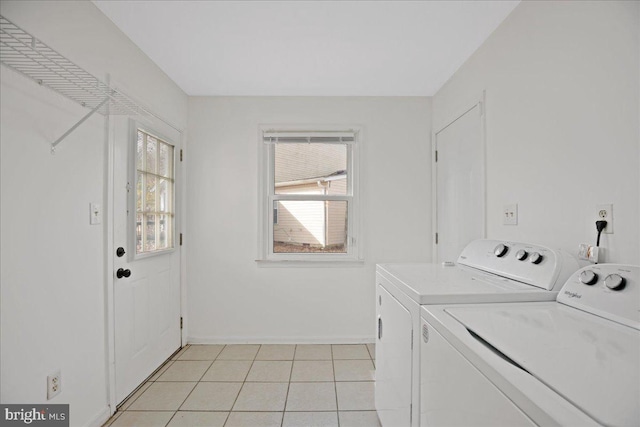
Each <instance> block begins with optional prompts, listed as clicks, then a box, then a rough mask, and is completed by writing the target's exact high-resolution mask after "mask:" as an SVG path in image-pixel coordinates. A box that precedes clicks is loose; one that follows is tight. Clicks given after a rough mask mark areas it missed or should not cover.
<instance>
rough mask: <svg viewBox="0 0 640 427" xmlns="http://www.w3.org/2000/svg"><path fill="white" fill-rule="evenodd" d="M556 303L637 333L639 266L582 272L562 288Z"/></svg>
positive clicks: (600, 267)
mask: <svg viewBox="0 0 640 427" xmlns="http://www.w3.org/2000/svg"><path fill="white" fill-rule="evenodd" d="M558 302H560V303H562V304H566V305H569V306H572V307H575V308H579V309H580V310H584V311H587V312H589V313H592V314H595V315H597V316H600V317H604V318H605V319H609V320H613V321H615V322H618V323H622V324H623V325H627V326H631V327H632V328H635V329H639V330H640V266H637V265H635V266H634V265H625V264H595V265H590V266H588V267H585V268H582V269H580V270H578V271H576V272H575V273H574V274H572V275H571V277H570V278H569V280H567V282H566V283H565V285H564V286H563V287H562V289H561V290H560V293H559V294H558Z"/></svg>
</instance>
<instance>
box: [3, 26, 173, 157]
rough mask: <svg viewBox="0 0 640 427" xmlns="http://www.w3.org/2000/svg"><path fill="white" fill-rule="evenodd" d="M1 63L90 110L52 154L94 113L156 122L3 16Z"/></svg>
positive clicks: (69, 131) (144, 110)
mask: <svg viewBox="0 0 640 427" xmlns="http://www.w3.org/2000/svg"><path fill="white" fill-rule="evenodd" d="M0 63H2V64H4V65H6V66H7V67H9V68H11V69H13V70H15V71H17V72H19V73H21V74H23V75H24V76H26V77H29V78H30V79H32V80H34V81H35V82H37V83H38V84H40V85H42V86H46V87H48V88H50V89H52V90H54V91H56V92H58V93H60V94H62V95H63V96H65V97H67V98H69V99H71V100H73V101H75V102H77V103H78V104H80V105H82V106H83V107H86V108H88V109H90V110H91V111H90V112H89V113H88V114H87V115H86V116H84V117H83V118H82V119H81V120H80V121H79V122H77V123H76V124H75V125H74V126H73V127H71V128H70V129H69V130H68V131H67V132H66V133H65V134H63V135H62V136H61V137H60V138H58V139H57V140H56V141H54V142H53V143H52V144H51V151H52V153H53V152H55V148H56V146H57V145H58V144H59V143H60V142H62V140H63V139H64V138H65V137H66V136H67V135H69V134H70V133H71V132H73V131H74V130H75V129H76V128H77V127H78V126H80V125H81V124H82V123H83V122H84V121H85V120H87V119H88V118H89V117H91V116H92V115H93V114H94V113H100V114H102V115H107V114H109V115H127V116H147V117H148V116H154V117H156V118H158V117H157V116H156V115H155V114H153V113H151V112H150V111H149V110H147V109H146V108H144V107H142V106H140V105H139V104H138V103H136V102H135V101H134V100H132V99H131V98H129V97H128V96H127V95H125V94H123V93H122V92H120V91H118V90H116V89H114V88H112V87H110V86H109V85H108V84H107V83H104V82H103V81H101V80H100V79H98V78H96V77H95V76H93V75H92V74H91V73H89V72H87V71H86V70H84V69H83V68H81V67H79V66H77V65H76V64H74V63H73V62H72V61H70V60H69V59H67V58H65V57H64V56H62V55H61V54H59V53H58V52H56V51H55V50H53V49H52V48H50V47H49V46H47V45H46V44H44V43H43V42H42V41H40V40H38V39H37V38H35V37H34V36H32V35H31V34H29V33H27V32H26V31H24V30H23V29H22V28H20V27H18V26H17V25H15V24H14V23H12V22H11V21H9V20H8V19H6V18H5V17H4V16H2V15H0ZM163 121H164V120H163ZM172 127H173V126H172Z"/></svg>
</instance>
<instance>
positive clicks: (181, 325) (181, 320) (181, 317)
mask: <svg viewBox="0 0 640 427" xmlns="http://www.w3.org/2000/svg"><path fill="white" fill-rule="evenodd" d="M180 329H182V316H181V317H180Z"/></svg>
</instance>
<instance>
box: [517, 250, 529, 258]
mask: <svg viewBox="0 0 640 427" xmlns="http://www.w3.org/2000/svg"><path fill="white" fill-rule="evenodd" d="M528 256H529V252H527V251H525V250H524V249H520V250H519V251H518V252H516V259H517V260H518V261H524V260H525V259H527V257H528Z"/></svg>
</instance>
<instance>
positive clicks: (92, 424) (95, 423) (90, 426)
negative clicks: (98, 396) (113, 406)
mask: <svg viewBox="0 0 640 427" xmlns="http://www.w3.org/2000/svg"><path fill="white" fill-rule="evenodd" d="M109 418H111V411H110V410H109V406H105V407H104V409H103V410H102V411H100V412H99V413H98V415H96V416H95V417H93V419H92V420H91V421H89V422H88V423H87V427H100V426H102V425H103V424H104V423H106V422H107V420H108V419H109Z"/></svg>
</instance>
